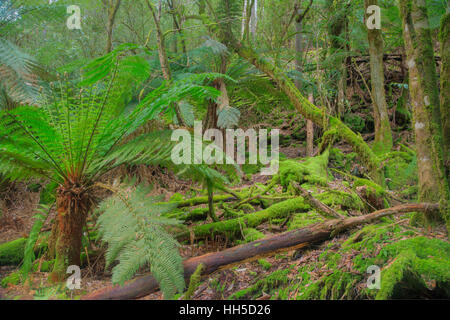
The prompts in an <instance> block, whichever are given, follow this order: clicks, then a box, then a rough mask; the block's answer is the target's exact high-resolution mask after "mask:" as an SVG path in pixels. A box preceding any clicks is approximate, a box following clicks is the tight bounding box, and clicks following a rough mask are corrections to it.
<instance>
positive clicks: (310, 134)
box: [306, 93, 314, 157]
mask: <svg viewBox="0 0 450 320" xmlns="http://www.w3.org/2000/svg"><path fill="white" fill-rule="evenodd" d="M308 100H309V102H311V103H312V104H314V95H313V93H310V94H309V96H308ZM313 155H314V123H313V122H312V121H311V120H306V156H307V157H312V156H313Z"/></svg>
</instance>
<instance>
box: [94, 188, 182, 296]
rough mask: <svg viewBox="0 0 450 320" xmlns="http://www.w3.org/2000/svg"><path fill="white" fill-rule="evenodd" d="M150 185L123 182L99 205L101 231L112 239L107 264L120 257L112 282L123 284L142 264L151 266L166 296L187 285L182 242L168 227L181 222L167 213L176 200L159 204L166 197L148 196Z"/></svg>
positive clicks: (109, 241)
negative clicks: (185, 283) (181, 252)
mask: <svg viewBox="0 0 450 320" xmlns="http://www.w3.org/2000/svg"><path fill="white" fill-rule="evenodd" d="M150 191H151V189H150V188H148V187H144V186H143V185H138V186H137V187H135V188H134V187H132V186H131V185H122V186H120V187H119V188H118V189H117V191H116V192H115V194H114V195H113V196H111V197H109V198H108V199H106V200H105V201H103V202H102V203H101V204H100V205H99V208H98V210H99V212H101V213H102V214H101V216H100V217H99V219H98V224H99V233H100V236H101V237H102V239H103V240H104V241H105V242H107V243H108V250H107V252H106V255H105V260H106V267H108V266H110V265H111V264H112V263H113V262H114V261H115V260H118V261H119V264H117V265H116V266H115V267H114V268H113V270H112V272H113V274H112V282H113V283H119V284H123V283H124V281H126V280H129V279H131V278H132V277H133V276H134V274H135V273H136V272H137V271H138V270H139V268H141V267H144V266H150V270H151V272H152V274H153V276H154V277H155V279H156V280H157V281H158V283H159V285H160V287H161V290H162V292H163V293H164V296H165V297H166V298H171V297H172V296H173V295H174V294H175V293H176V292H177V291H178V292H182V291H183V289H184V270H183V264H182V259H181V256H180V254H179V252H178V247H179V244H178V242H177V241H176V240H175V239H174V237H173V236H172V235H171V234H170V233H168V232H167V231H166V230H165V229H164V227H165V226H170V225H177V224H179V223H180V222H179V221H177V220H175V219H170V218H166V217H164V216H163V214H164V213H167V212H169V211H171V210H172V209H174V207H176V205H174V204H170V203H169V204H158V203H157V202H159V201H161V198H162V197H159V196H158V197H155V196H148V193H149V192H150Z"/></svg>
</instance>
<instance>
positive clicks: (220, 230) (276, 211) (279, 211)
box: [178, 197, 310, 239]
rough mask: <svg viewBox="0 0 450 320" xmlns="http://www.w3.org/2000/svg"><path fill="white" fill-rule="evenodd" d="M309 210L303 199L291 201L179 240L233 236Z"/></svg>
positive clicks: (201, 228)
mask: <svg viewBox="0 0 450 320" xmlns="http://www.w3.org/2000/svg"><path fill="white" fill-rule="evenodd" d="M309 208H310V205H309V204H307V203H305V201H304V199H303V198H302V197H298V198H294V199H289V200H286V201H282V202H279V203H276V204H274V205H272V206H270V207H269V208H267V209H264V210H261V211H258V212H254V213H251V214H247V215H245V216H243V217H239V218H235V219H230V220H225V221H219V222H213V223H208V224H204V225H200V226H196V227H194V228H193V229H192V231H185V232H182V233H180V234H179V235H178V238H179V239H183V238H189V236H190V232H193V233H194V235H195V237H196V238H204V237H208V236H211V235H214V234H232V233H236V232H238V231H240V230H243V229H245V228H253V227H256V226H259V225H260V224H261V223H264V222H266V221H268V220H269V219H273V218H283V217H287V216H288V215H289V214H291V213H294V212H300V211H306V210H308V209H309Z"/></svg>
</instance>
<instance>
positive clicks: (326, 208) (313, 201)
mask: <svg viewBox="0 0 450 320" xmlns="http://www.w3.org/2000/svg"><path fill="white" fill-rule="evenodd" d="M292 186H293V187H294V189H296V190H298V191H300V194H301V196H302V197H304V198H305V200H306V201H307V202H308V203H309V204H310V205H312V206H313V207H316V208H317V209H318V210H319V211H320V212H322V213H325V214H326V215H330V216H333V217H335V218H338V219H344V218H345V217H344V216H343V215H341V214H339V213H338V212H336V211H335V210H333V209H331V208H330V207H329V206H327V205H325V204H323V203H322V202H320V201H319V200H317V199H316V198H314V197H313V196H312V194H311V193H310V192H309V191H307V190H305V189H303V188H302V187H300V185H299V184H298V183H296V182H293V183H292Z"/></svg>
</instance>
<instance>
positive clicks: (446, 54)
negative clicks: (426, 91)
mask: <svg viewBox="0 0 450 320" xmlns="http://www.w3.org/2000/svg"><path fill="white" fill-rule="evenodd" d="M447 10H448V9H447ZM449 29H450V12H447V13H446V14H445V15H444V16H443V17H442V21H441V31H440V36H439V38H440V41H441V61H442V62H441V63H442V65H441V97H440V100H441V101H440V103H441V121H442V136H443V138H444V163H445V167H446V174H445V176H446V177H447V183H448V184H450V181H449V179H450V30H449Z"/></svg>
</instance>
